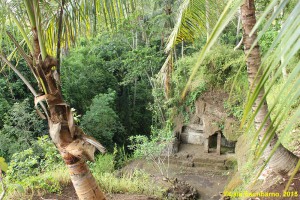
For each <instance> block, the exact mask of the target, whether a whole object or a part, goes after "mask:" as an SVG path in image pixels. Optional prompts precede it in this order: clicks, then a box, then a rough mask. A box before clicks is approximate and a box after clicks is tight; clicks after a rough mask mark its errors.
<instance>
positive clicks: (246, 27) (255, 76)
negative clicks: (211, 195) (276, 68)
mask: <svg viewBox="0 0 300 200" xmlns="http://www.w3.org/2000/svg"><path fill="white" fill-rule="evenodd" d="M241 15H242V24H243V38H244V40H243V43H244V52H245V54H248V53H249V55H248V57H247V59H246V64H247V72H248V82H249V85H250V87H251V88H255V87H256V86H257V85H258V81H259V79H260V77H261V73H260V72H259V67H260V65H261V55H260V50H259V45H258V44H257V45H255V47H254V48H253V50H252V51H251V52H249V49H250V48H251V46H252V44H254V41H255V40H256V38H257V33H256V32H255V33H254V34H253V35H252V36H251V37H250V36H249V34H250V32H251V30H252V28H253V27H254V25H255V23H256V17H255V5H254V0H247V1H246V3H245V4H243V5H242V6H241ZM252 92H253V91H252ZM264 94H265V91H264V89H261V91H260V92H259V95H258V97H257V99H256V101H255V102H254V104H253V106H252V111H253V112H254V111H256V110H257V108H258V106H259V104H260V102H262V101H264V102H263V104H262V106H261V107H260V108H259V111H258V113H257V115H256V117H255V119H254V123H255V128H256V130H258V129H259V128H260V127H261V126H263V128H262V130H261V131H260V133H259V140H261V139H262V138H263V137H264V136H265V134H267V129H268V128H271V126H272V124H271V119H270V117H268V118H267V120H266V122H265V123H264V119H265V117H266V116H267V113H268V104H267V102H266V101H265V100H263V96H264ZM277 140H278V138H277V136H276V135H275V136H274V137H273V138H272V139H271V141H270V143H269V144H268V146H267V147H266V149H265V151H264V153H263V158H265V159H267V158H268V157H269V156H270V153H271V151H272V150H273V148H274V146H275V144H276V142H277ZM297 161H298V158H297V157H296V156H295V155H293V154H292V153H291V152H289V151H288V150H287V149H285V148H284V147H283V146H282V145H280V146H279V147H278V149H277V150H276V151H275V154H274V155H273V156H272V158H271V160H270V161H269V163H268V166H269V167H270V168H271V169H273V170H274V171H275V172H277V173H287V172H290V171H291V170H293V169H294V167H295V166H296V164H297Z"/></svg>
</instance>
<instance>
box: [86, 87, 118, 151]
mask: <svg viewBox="0 0 300 200" xmlns="http://www.w3.org/2000/svg"><path fill="white" fill-rule="evenodd" d="M115 98H116V93H115V92H114V91H111V90H110V92H109V93H108V94H98V95H97V96H95V97H94V98H93V100H92V105H91V106H90V108H89V110H88V111H87V112H86V113H85V115H83V117H82V123H81V124H82V126H83V128H84V130H85V131H86V133H87V134H90V135H92V136H93V137H95V138H96V139H97V140H98V141H99V142H101V143H102V144H103V145H104V146H105V147H106V148H107V149H108V150H112V149H113V137H114V135H115V134H120V135H124V133H123V132H124V129H123V126H122V125H121V123H120V121H119V118H118V115H117V114H116V112H115V111H114V109H113V105H114V101H115Z"/></svg>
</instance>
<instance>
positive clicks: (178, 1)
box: [0, 0, 300, 191]
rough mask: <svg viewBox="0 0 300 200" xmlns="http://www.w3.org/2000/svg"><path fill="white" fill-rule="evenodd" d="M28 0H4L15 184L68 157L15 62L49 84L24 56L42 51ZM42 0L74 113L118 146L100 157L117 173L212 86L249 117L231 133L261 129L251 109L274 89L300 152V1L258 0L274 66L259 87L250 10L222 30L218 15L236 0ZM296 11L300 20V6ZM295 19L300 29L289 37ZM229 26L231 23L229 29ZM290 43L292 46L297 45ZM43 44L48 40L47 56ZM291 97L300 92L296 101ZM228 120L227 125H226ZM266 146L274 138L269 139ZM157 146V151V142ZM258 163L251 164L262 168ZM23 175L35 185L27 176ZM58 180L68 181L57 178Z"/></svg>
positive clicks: (7, 116)
mask: <svg viewBox="0 0 300 200" xmlns="http://www.w3.org/2000/svg"><path fill="white" fill-rule="evenodd" d="M24 2H28V1H26V0H25V1H24ZM24 2H23V1H20V0H18V1H17V0H11V1H8V0H2V1H1V4H0V20H1V25H0V54H1V58H2V59H0V64H1V67H0V116H1V117H0V158H1V157H2V158H5V160H6V162H7V163H8V164H9V167H8V168H9V170H8V173H7V175H8V179H9V180H10V182H13V181H15V182H18V181H20V180H21V179H25V178H28V177H31V176H37V175H39V174H41V173H44V172H45V171H47V170H50V169H51V168H52V167H53V166H54V165H56V164H55V163H60V165H62V161H61V159H60V157H59V155H58V153H57V151H56V150H55V147H54V146H53V144H52V143H51V142H50V139H49V138H48V137H47V136H46V135H49V134H48V132H49V130H48V129H49V127H48V124H47V120H42V119H41V118H40V117H39V115H38V114H37V112H36V109H35V108H34V99H35V98H34V95H32V93H31V92H30V90H29V89H28V87H27V86H26V84H24V81H22V80H21V79H20V76H18V75H17V74H16V73H15V70H13V69H12V68H11V67H10V66H9V64H8V63H7V62H6V61H5V60H4V59H7V60H8V62H10V63H11V64H12V65H13V66H14V67H15V68H16V69H17V71H19V72H20V73H21V74H22V75H23V76H24V77H25V78H26V79H27V80H28V82H29V83H30V84H31V85H32V86H33V87H34V89H35V90H36V91H38V93H39V94H44V92H45V90H44V86H43V84H40V83H39V78H36V76H35V75H34V74H33V72H32V69H31V68H30V67H28V60H26V56H25V57H24V54H26V55H29V57H30V59H32V58H33V60H34V59H35V58H34V56H33V55H32V51H33V49H32V48H35V47H34V46H30V45H28V41H27V40H30V41H31V40H32V37H33V36H32V33H31V32H30V30H31V26H30V21H31V16H30V15H28V13H27V12H26V10H28V7H26V6H27V4H26V3H24ZM37 2H38V3H39V10H38V12H39V16H40V19H39V20H40V27H39V26H37V29H38V31H41V30H42V31H41V32H43V37H42V38H43V41H44V47H45V51H46V52H47V53H48V55H51V56H53V57H55V58H57V59H58V62H59V68H58V67H56V68H53V69H52V71H58V74H59V75H60V78H59V79H57V80H55V81H56V83H57V85H59V87H61V92H62V97H63V99H64V100H65V101H66V102H67V103H68V104H69V105H70V108H71V110H72V111H73V117H74V121H75V122H74V123H76V125H77V126H80V127H81V128H82V130H84V132H85V133H87V134H88V135H90V136H93V137H94V138H95V139H96V140H98V141H100V142H101V144H102V145H103V146H105V148H106V149H107V151H108V152H109V155H108V158H107V159H108V160H109V162H108V160H104V161H103V162H106V163H110V164H111V165H110V164H107V165H106V166H105V165H103V164H102V165H101V164H99V163H101V162H100V161H99V162H96V163H97V165H98V166H100V165H101V170H104V171H105V172H112V171H113V170H114V169H115V168H119V167H122V166H123V165H124V161H126V160H127V159H128V158H129V157H131V156H133V155H136V154H135V153H134V150H135V149H134V148H130V146H131V147H132V141H139V143H147V142H149V141H151V140H152V141H156V142H157V141H163V140H164V139H165V140H168V139H166V138H169V139H170V137H171V139H172V138H174V134H173V130H174V128H175V126H176V125H177V124H176V118H177V117H178V116H181V117H182V118H183V121H184V122H183V123H188V122H189V120H191V119H190V116H191V114H192V113H193V112H195V105H194V104H195V102H196V100H197V99H198V98H200V97H201V95H203V94H205V93H207V92H212V93H214V92H216V93H217V92H220V91H222V92H225V93H226V94H228V96H230V97H229V98H226V99H224V102H223V107H224V109H225V110H226V113H227V116H228V117H232V118H234V119H235V120H236V121H238V122H239V123H240V122H241V123H242V124H243V125H244V126H243V127H242V128H241V129H239V127H238V126H237V127H236V132H235V133H234V135H231V136H230V138H229V140H234V141H238V138H242V140H247V137H248V139H249V138H255V137H259V136H258V135H259V134H258V133H256V131H255V128H254V125H253V124H255V123H257V120H256V121H255V119H254V118H255V117H254V115H251V114H250V113H251V107H252V104H253V103H254V102H255V98H258V97H257V96H259V95H258V93H259V91H260V90H261V88H259V87H260V86H261V87H264V88H266V89H265V91H266V93H265V95H264V94H263V95H262V96H264V101H266V102H267V104H268V105H269V108H270V109H269V111H270V112H269V114H268V117H270V119H271V121H272V125H273V127H274V129H272V130H270V132H274V133H275V132H276V133H278V135H279V136H278V137H279V138H281V137H280V135H281V133H282V135H283V137H282V138H281V139H280V142H281V143H282V144H283V146H284V148H286V149H287V150H288V151H290V152H292V153H293V154H295V155H296V154H297V153H298V154H297V155H298V156H299V152H300V150H299V139H300V137H299V134H295V133H299V121H295V120H294V119H295V116H298V115H299V99H300V98H297V97H298V96H299V94H298V93H299V91H298V90H299V87H298V88H296V87H295V86H294V84H295V83H296V82H298V81H299V73H297V72H295V70H298V68H299V58H300V54H299V46H300V45H299V28H298V29H296V28H295V26H296V25H295V24H289V23H290V20H291V16H297V14H296V13H295V12H296V11H295V9H296V8H297V7H299V2H298V1H296V0H290V1H271V0H270V1H256V2H255V6H256V17H257V19H259V18H260V17H261V16H262V17H263V19H261V20H260V21H259V22H260V23H261V24H260V26H258V27H257V32H258V36H259V41H258V44H259V45H260V50H259V52H260V54H261V55H262V65H261V66H260V69H261V73H262V74H263V75H262V76H261V77H262V79H261V81H260V82H259V84H257V85H258V86H257V85H255V84H253V85H252V86H254V87H256V86H257V87H258V89H253V88H252V86H251V85H249V83H248V82H249V77H248V74H247V67H248V72H249V66H248V65H249V63H248V62H246V59H247V56H245V55H244V51H243V50H244V48H245V47H246V45H245V44H244V43H243V40H245V37H246V36H245V34H244V35H243V30H242V24H241V23H242V22H241V21H242V14H241V10H235V12H232V15H231V18H228V19H227V21H226V20H225V21H223V24H225V25H220V26H219V27H216V29H215V28H214V26H215V25H216V24H217V25H219V23H217V22H218V21H219V22H220V23H221V22H222V21H220V20H221V19H222V18H221V17H222V16H223V15H221V14H222V12H223V10H224V8H227V7H226V4H227V3H228V1H226V0H224V1H215V0H205V1H204V0H203V1H201V0H199V1H188V0H149V1H142V0H128V1H127V0H125V1H123V0H122V1H120V0H111V1H105V0H94V1H85V0H80V1H68V0H62V1H56V0H51V1H50V0H45V1H37ZM283 3H284V5H283ZM34 5H35V4H34ZM268 5H272V6H273V7H272V9H270V7H268ZM35 6H36V5H35ZM235 6H236V5H235ZM281 6H282V7H281ZM233 7H234V6H233ZM236 8H238V6H236ZM268 9H269V10H268ZM276 9H279V11H278V10H276ZM266 11H267V12H266ZM274 13H275V14H277V15H276V16H275V17H274ZM228 15H229V14H228ZM35 16H37V15H36V14H35ZM224 19H226V17H224ZM296 19H297V20H298V21H299V16H298V17H296ZM37 22H38V20H37ZM31 23H32V22H31ZM288 25H290V26H291V27H292V28H293V27H294V29H292V28H291V30H295V31H296V32H298V35H293V37H288V36H286V38H285V37H284V36H282V38H281V34H282V33H283V31H285V29H287V27H286V26H288ZM218 28H219V29H223V31H220V32H219V33H218ZM39 29H41V30H39ZM291 32H293V31H290V32H288V33H290V34H292V33H291ZM38 38H39V40H40V41H41V39H40V38H41V37H40V36H39V37H38ZM288 38H295V40H294V41H295V42H294V44H295V46H292V44H290V43H284V42H277V43H276V42H275V43H274V41H276V40H278V41H279V40H282V41H285V39H286V40H287V39H288ZM284 44H286V45H291V52H290V53H289V52H288V50H287V49H288V48H289V47H287V46H285V45H284ZM20 49H22V50H20ZM278 49H279V50H278ZM280 49H281V50H280ZM42 52H43V49H42V48H41V55H40V57H42ZM201 56H202V57H203V59H202V60H201V59H199V58H200V57H201ZM37 59H39V58H37ZM199 60H201V62H200V61H199ZM274 60H275V61H276V62H275V61H274ZM33 63H34V62H33ZM197 68H199V69H198V70H197ZM195 69H196V70H195ZM291 76H292V78H290V77H291ZM191 77H192V78H191ZM286 83H289V84H286ZM59 87H58V88H59ZM283 88H285V89H283ZM251 94H252V95H253V94H254V96H251ZM260 94H261V93H260ZM255 95H256V96H255ZM289 95H292V96H293V100H291V102H289V103H287V104H285V102H286V101H287V96H289ZM254 104H255V103H254ZM262 104H264V103H262ZM260 106H261V105H260ZM260 106H259V107H260ZM252 110H253V107H252ZM281 110H284V112H283V114H282V116H281V115H280V111H281ZM253 111H254V113H255V110H253ZM293 120H294V121H293ZM262 121H263V120H262ZM265 121H267V120H265ZM247 122H249V123H247ZM289 122H292V123H289ZM219 127H220V128H221V129H222V127H223V128H224V124H219ZM287 127H288V128H287ZM270 129H271V128H270ZM249 132H250V133H249ZM245 133H249V134H248V136H245V135H247V134H245ZM140 137H141V138H142V139H141V138H140ZM243 137H244V138H243ZM245 137H246V138H245ZM272 137H273V135H272ZM272 137H271V136H270V138H269V141H270V140H271V138H272ZM162 138H163V139H162ZM262 138H263V137H261V139H262ZM264 139H265V140H266V141H267V140H268V138H267V137H266V138H264ZM264 139H263V140H264ZM261 146H262V147H261V148H264V147H263V146H264V144H262V145H261ZM136 148H138V147H136ZM147 148H149V149H151V145H150V146H147ZM260 150H261V149H260ZM258 152H260V151H258ZM139 153H141V152H139ZM257 154H259V155H261V154H262V153H261V152H260V153H257ZM50 158H51V159H50ZM0 161H1V160H0ZM110 161H111V162H110ZM238 162H239V161H238ZM251 162H252V160H251V161H249V162H244V163H243V164H245V165H246V164H247V165H248V167H249V168H251V166H252V164H253V163H251ZM0 164H1V162H0ZM97 165H95V164H94V165H93V164H91V165H90V166H91V168H92V170H94V171H93V172H95V173H97V170H99V169H100V167H98V168H97V167H95V166H97ZM19 168H20V169H19ZM249 168H247V170H248V169H249ZM101 170H100V171H101ZM5 171H6V170H5ZM101 172H102V171H101ZM99 173H100V172H99ZM0 178H1V177H0ZM247 180H248V179H247ZM19 184H21V185H23V186H24V187H27V186H28V185H26V184H25V183H24V182H21V183H19ZM27 184H28V182H27ZM246 184H247V183H245V185H246ZM35 185H36V183H35ZM46 190H48V191H57V190H58V189H57V188H56V187H54V186H53V187H52V188H46Z"/></svg>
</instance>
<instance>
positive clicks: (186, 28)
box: [165, 0, 206, 52]
mask: <svg viewBox="0 0 300 200" xmlns="http://www.w3.org/2000/svg"><path fill="white" fill-rule="evenodd" d="M205 11H206V7H205V0H185V1H183V3H182V4H181V6H180V8H179V15H178V20H177V22H176V25H175V27H174V29H173V31H172V33H171V35H170V37H169V41H168V44H167V47H166V49H165V51H166V52H169V51H170V50H171V49H173V48H174V47H175V45H176V44H178V43H180V42H181V41H182V40H184V41H194V39H195V38H197V37H199V36H201V35H205V33H206V15H205V14H206V13H205Z"/></svg>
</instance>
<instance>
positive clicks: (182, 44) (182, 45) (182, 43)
mask: <svg viewBox="0 0 300 200" xmlns="http://www.w3.org/2000/svg"><path fill="white" fill-rule="evenodd" d="M183 47H184V42H183V40H182V41H181V58H183V50H184V49H183Z"/></svg>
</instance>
